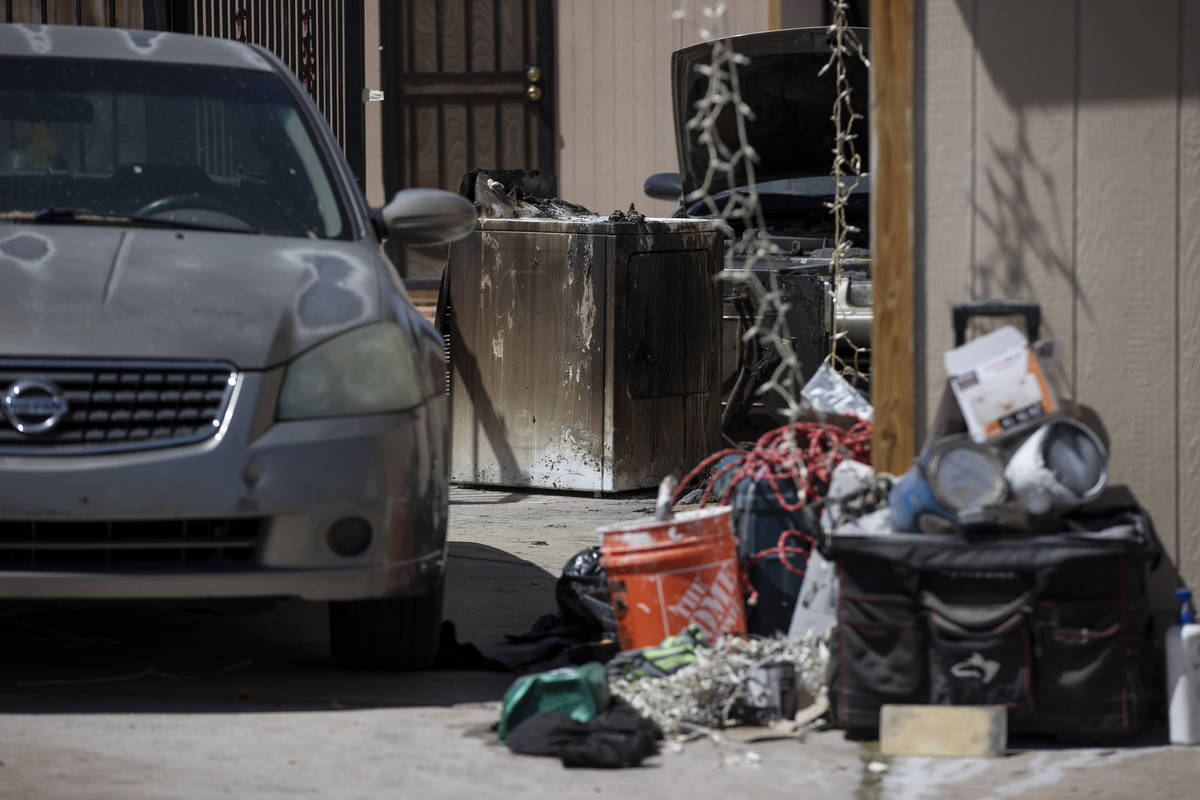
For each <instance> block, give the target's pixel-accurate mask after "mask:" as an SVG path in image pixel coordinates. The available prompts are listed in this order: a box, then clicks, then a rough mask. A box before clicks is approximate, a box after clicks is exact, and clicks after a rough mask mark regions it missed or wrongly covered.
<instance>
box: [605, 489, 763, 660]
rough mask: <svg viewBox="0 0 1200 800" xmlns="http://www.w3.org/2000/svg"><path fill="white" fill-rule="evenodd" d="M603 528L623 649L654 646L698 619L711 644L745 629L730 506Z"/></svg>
mask: <svg viewBox="0 0 1200 800" xmlns="http://www.w3.org/2000/svg"><path fill="white" fill-rule="evenodd" d="M600 533H601V535H602V537H603V539H602V541H601V545H600V563H601V564H602V565H603V566H604V569H605V571H606V572H607V573H608V591H609V596H610V599H611V602H612V606H613V613H614V615H615V616H616V619H617V636H618V638H619V639H620V642H621V649H622V650H632V649H634V648H638V647H652V646H655V645H657V644H658V643H659V642H661V641H662V640H663V639H665V638H666V637H668V636H673V635H674V634H677V633H679V632H680V631H682V630H683V629H684V628H686V627H687V626H688V625H690V624H691V623H693V622H695V623H696V624H697V625H699V626H700V628H701V630H703V631H704V633H705V635H706V638H708V639H709V640H710V641H712V640H713V639H716V637H717V636H719V635H720V634H722V633H745V632H746V613H745V609H744V607H743V605H742V592H741V585H740V581H739V579H738V558H737V539H736V538H734V535H733V510H732V509H731V508H729V507H728V506H719V507H716V508H701V509H697V510H695V511H684V512H682V513H679V514H676V515H675V516H674V517H672V518H671V519H668V520H664V521H662V522H659V521H656V520H654V519H650V520H648V521H646V522H631V523H626V524H624V525H613V526H610V527H606V528H601V529H600Z"/></svg>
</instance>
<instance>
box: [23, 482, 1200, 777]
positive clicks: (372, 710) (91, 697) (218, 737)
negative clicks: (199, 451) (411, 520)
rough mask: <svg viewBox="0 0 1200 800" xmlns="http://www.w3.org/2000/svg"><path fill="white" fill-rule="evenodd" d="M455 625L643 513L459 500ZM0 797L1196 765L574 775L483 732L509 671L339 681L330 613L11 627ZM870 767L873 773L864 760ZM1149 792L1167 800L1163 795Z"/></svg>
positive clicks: (510, 627)
mask: <svg viewBox="0 0 1200 800" xmlns="http://www.w3.org/2000/svg"><path fill="white" fill-rule="evenodd" d="M451 501H452V512H451V528H452V530H451V540H452V541H451V546H450V555H451V559H450V567H449V575H448V578H449V582H448V590H447V603H446V617H447V618H448V619H450V620H452V621H453V622H454V623H455V625H456V628H457V635H458V639H459V640H460V641H467V642H472V643H474V644H476V645H478V646H479V647H481V648H482V649H483V650H484V651H485V652H486V651H488V650H489V649H490V648H493V647H494V646H495V645H497V644H498V643H500V642H502V641H503V634H505V633H520V632H523V631H526V630H528V628H529V626H530V624H531V623H532V622H533V621H534V620H535V619H536V618H537V617H539V616H541V615H542V614H545V613H549V612H552V611H553V610H554V597H553V587H554V581H555V579H556V578H557V576H558V573H559V571H560V570H561V568H562V565H563V564H564V563H565V562H566V560H567V559H568V558H569V557H570V556H571V555H572V554H573V553H575V552H576V551H578V550H579V549H581V548H583V547H585V546H587V545H590V544H594V543H596V542H597V535H596V531H595V529H596V527H597V526H600V525H605V524H610V523H614V522H621V521H625V520H630V519H634V518H636V517H637V516H639V515H642V514H645V513H649V510H650V507H651V505H652V502H653V500H652V498H651V496H650V495H645V496H634V497H629V496H623V497H618V498H604V499H596V498H592V497H582V496H578V495H566V494H528V493H518V492H512V493H510V492H503V491H477V490H469V489H455V490H454V492H453V494H452V498H451ZM0 648H2V650H0V652H2V653H3V656H2V660H0V797H5V798H7V797H13V798H209V797H252V798H275V797H279V798H285V797H286V798H296V797H333V798H357V797H363V798H375V797H389V798H394V797H422V798H438V797H447V798H457V797H477V798H491V797H518V796H519V797H523V798H552V797H560V796H562V795H564V794H567V793H568V792H569V793H570V794H571V795H574V796H589V797H590V796H596V797H605V796H608V797H640V796H679V795H680V794H683V795H685V796H687V797H689V798H709V797H711V798H730V797H751V798H764V799H765V798H775V797H779V798H795V797H799V796H806V797H822V798H826V797H828V798H838V797H847V798H849V797H860V798H869V797H896V798H909V797H913V798H916V797H921V798H927V797H955V798H983V797H996V798H1007V797H1066V796H1079V797H1098V796H1103V797H1133V796H1138V797H1141V798H1149V797H1188V796H1192V795H1194V793H1195V790H1194V786H1195V785H1196V781H1197V779H1200V766H1197V763H1198V762H1197V759H1196V758H1195V753H1194V752H1193V751H1191V750H1187V749H1182V748H1169V747H1163V746H1161V744H1156V743H1155V740H1154V738H1153V737H1151V738H1150V739H1148V740H1147V741H1148V742H1149V744H1144V745H1143V746H1139V747H1127V748H1120V749H1108V750H1103V749H1060V748H1046V747H1044V746H1039V747H1037V748H1035V749H1029V750H1022V751H1014V754H1013V755H1012V756H1010V757H1009V758H1005V759H999V760H993V761H983V760H971V759H949V760H947V759H942V760H932V759H912V758H908V759H895V760H894V761H893V762H892V763H891V765H890V767H889V769H888V770H887V771H886V772H884V773H882V774H878V775H877V774H875V773H872V772H870V771H869V770H868V769H867V768H866V767H867V762H868V761H869V760H870V757H869V751H868V750H866V749H864V748H863V747H862V746H860V744H859V743H856V742H851V741H847V740H846V739H845V738H844V737H843V736H842V734H841V733H840V732H838V731H827V732H821V733H816V734H811V735H810V736H808V738H807V739H806V740H805V741H804V742H797V741H793V740H777V741H769V742H758V743H754V744H741V743H736V742H732V741H724V742H722V743H720V744H715V743H713V742H710V741H699V742H693V743H691V744H689V745H687V746H686V747H684V748H683V749H682V751H681V752H673V751H672V750H669V749H668V750H665V751H664V752H663V753H662V754H661V755H659V756H656V757H654V758H653V759H651V760H650V761H648V762H647V765H646V766H645V767H643V768H640V769H630V770H620V771H611V772H610V771H599V770H565V769H564V768H563V767H562V766H561V765H560V764H559V763H558V762H557V760H554V759H548V758H536V757H525V756H515V755H512V754H511V753H509V751H508V750H507V749H506V748H503V747H501V746H499V745H497V744H495V735H494V733H492V732H491V731H490V730H489V729H490V726H491V725H492V724H493V723H494V722H495V721H496V719H497V715H498V709H499V702H498V701H499V698H500V696H501V695H502V694H503V692H504V690H505V688H507V686H508V684H509V683H510V682H511V680H512V677H513V676H512V675H510V674H507V673H497V672H464V671H458V672H456V671H431V672H424V673H418V674H408V675H405V674H390V673H372V672H367V673H347V672H340V671H338V670H335V669H334V668H333V667H332V666H331V665H330V663H329V659H328V655H327V634H326V630H325V611H324V608H323V607H321V606H315V605H313V606H310V605H306V604H302V603H282V604H280V605H277V606H275V607H273V608H270V609H254V608H244V609H240V610H239V612H238V613H233V612H232V611H229V610H226V611H222V612H220V613H216V612H213V611H211V610H205V609H198V608H188V607H182V606H181V607H167V606H154V607H147V606H145V605H140V606H130V605H115V606H105V605H97V604H71V605H62V606H56V605H44V604H38V605H25V604H18V605H9V606H5V607H3V609H0ZM864 754H867V757H866V758H865V759H864V758H863V755H864ZM1156 792H1158V793H1157V794H1156Z"/></svg>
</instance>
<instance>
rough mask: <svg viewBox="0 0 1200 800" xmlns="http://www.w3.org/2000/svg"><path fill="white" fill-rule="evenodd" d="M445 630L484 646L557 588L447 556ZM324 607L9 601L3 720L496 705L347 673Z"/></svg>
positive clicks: (446, 686)
mask: <svg viewBox="0 0 1200 800" xmlns="http://www.w3.org/2000/svg"><path fill="white" fill-rule="evenodd" d="M446 586H447V588H446V609H445V615H444V616H445V618H446V619H449V620H451V621H453V622H454V623H455V625H456V628H457V637H456V638H457V640H458V641H459V642H475V643H478V644H480V646H481V647H485V649H486V646H487V645H489V644H494V643H496V642H500V641H502V640H503V634H505V633H520V632H523V631H526V630H528V629H529V626H530V625H531V624H532V622H533V620H535V619H537V618H538V617H539V616H541V615H542V614H545V613H547V612H548V611H551V610H553V604H554V576H551V575H550V574H549V573H547V572H546V571H545V570H543V569H541V568H539V567H537V566H535V565H533V564H531V563H530V562H528V561H524V560H522V559H520V558H517V557H515V556H513V555H511V554H509V553H507V552H505V551H503V550H499V549H496V548H493V547H487V546H485V545H479V544H474V543H470V542H455V543H452V544H451V545H450V561H449V566H448V569H447V584H446ZM326 615H327V611H326V605H325V604H323V603H304V602H299V601H281V602H279V603H276V604H274V605H267V604H255V603H250V602H245V603H240V604H237V605H233V606H215V607H214V606H206V605H204V604H202V603H163V602H154V601H147V602H136V603H134V602H125V603H96V602H86V601H85V602H70V603H66V602H53V603H51V602H24V601H22V602H9V603H6V604H4V605H3V606H0V654H2V655H0V712H7V713H33V714H59V713H134V714H136V713H147V712H154V713H162V712H182V713H188V712H196V713H239V712H259V713H261V712H264V711H268V712H269V711H312V710H324V711H327V710H330V709H340V708H370V707H380V708H386V707H404V706H452V705H458V704H462V703H474V702H484V701H491V700H498V699H500V697H501V696H502V695H503V693H504V690H505V689H506V688H507V687H508V685H509V683H511V681H512V678H513V676H512V675H511V674H509V673H503V672H482V671H470V672H468V671H428V672H419V673H407V674H405V673H389V672H378V671H343V670H339V669H337V668H335V667H334V666H333V664H332V662H331V660H330V657H329V654H328V642H329V639H328V632H327V630H326Z"/></svg>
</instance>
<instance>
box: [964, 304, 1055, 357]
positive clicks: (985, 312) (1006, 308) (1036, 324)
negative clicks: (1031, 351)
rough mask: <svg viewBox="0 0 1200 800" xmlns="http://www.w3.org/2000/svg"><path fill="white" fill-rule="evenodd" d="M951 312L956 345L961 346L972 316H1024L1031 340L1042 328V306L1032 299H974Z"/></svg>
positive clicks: (1034, 339)
mask: <svg viewBox="0 0 1200 800" xmlns="http://www.w3.org/2000/svg"><path fill="white" fill-rule="evenodd" d="M951 313H952V317H953V319H954V346H955V347H961V346H962V345H963V343H964V342H966V341H967V322H969V321H970V319H971V318H972V317H1015V316H1021V317H1024V318H1025V330H1026V332H1027V333H1028V335H1029V341H1031V342H1036V341H1037V340H1038V333H1039V331H1040V330H1041V322H1042V307H1041V306H1040V305H1038V304H1037V303H1035V302H1032V301H1030V300H972V301H971V302H969V303H959V304H958V305H956V306H955V307H954V309H953V311H952V312H951Z"/></svg>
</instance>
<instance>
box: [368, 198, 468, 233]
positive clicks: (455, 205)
mask: <svg viewBox="0 0 1200 800" xmlns="http://www.w3.org/2000/svg"><path fill="white" fill-rule="evenodd" d="M379 216H380V217H381V218H382V222H383V224H384V226H385V227H386V229H387V233H388V235H389V236H394V237H396V238H397V239H399V240H400V241H401V242H404V243H405V244H448V243H450V242H456V241H458V240H459V239H461V238H463V237H464V236H466V235H467V234H469V233H470V232H471V231H472V230H474V229H475V222H476V215H475V206H474V205H473V204H472V203H471V201H470V200H467V199H466V198H465V197H463V196H461V195H458V194H455V193H454V192H447V191H443V190H442V189H404V190H402V191H399V192H396V196H395V197H393V198H392V200H391V202H390V203H388V204H387V205H386V206H384V207H383V208H382V209H381V210H380V212H379Z"/></svg>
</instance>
